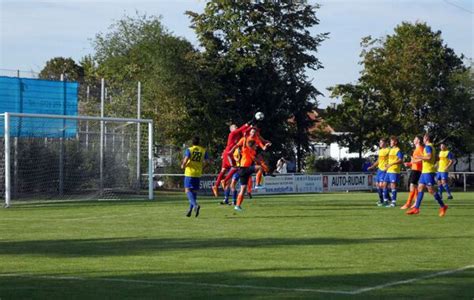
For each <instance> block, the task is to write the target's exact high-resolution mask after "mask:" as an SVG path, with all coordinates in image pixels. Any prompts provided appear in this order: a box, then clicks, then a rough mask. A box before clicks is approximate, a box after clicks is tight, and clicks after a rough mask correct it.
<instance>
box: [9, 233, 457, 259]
mask: <svg viewBox="0 0 474 300" xmlns="http://www.w3.org/2000/svg"><path fill="white" fill-rule="evenodd" d="M449 238H452V239H459V238H466V237H459V236H458V237H449ZM436 239H446V237H379V238H359V239H357V238H260V239H238V238H220V239H173V238H162V239H156V238H154V239H136V238H101V239H70V240H69V239H62V240H33V241H0V255H41V256H47V257H57V256H59V257H84V256H86V257H87V256H111V255H118V256H124V255H134V254H141V253H153V252H163V251H173V250H202V249H216V248H218V249H219V248H223V249H224V248H225V249H227V248H228V249H232V250H235V249H236V248H250V249H251V248H265V247H279V246H316V247H317V246H324V245H341V246H345V245H351V244H368V243H394V244H398V243H401V242H404V241H413V240H416V241H420V240H436Z"/></svg>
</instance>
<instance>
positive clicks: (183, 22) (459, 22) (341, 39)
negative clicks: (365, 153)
mask: <svg viewBox="0 0 474 300" xmlns="http://www.w3.org/2000/svg"><path fill="white" fill-rule="evenodd" d="M205 3H206V2H205V1H204V0H136V1H133V0H115V1H113V0H101V1H93V0H62V1H58V0H50V1H43V0H0V75H8V74H13V73H12V72H13V71H8V70H23V71H33V72H39V71H40V70H41V69H42V68H43V67H44V65H45V63H46V61H47V60H49V59H51V58H53V57H56V56H63V57H72V58H73V59H74V60H76V61H78V60H79V59H80V58H81V57H83V56H85V55H87V54H92V53H93V48H92V40H93V39H94V37H95V35H96V34H97V33H105V32H107V30H108V27H109V26H110V25H111V24H112V23H113V22H114V21H116V20H119V19H120V18H121V17H123V16H124V15H134V14H135V12H136V11H138V12H140V13H141V14H142V13H146V14H147V15H161V16H162V18H163V19H162V21H163V24H164V25H165V27H167V28H168V29H169V30H170V31H171V32H173V33H174V34H175V35H177V36H181V37H184V38H186V39H187V40H189V41H190V42H192V43H193V44H195V45H196V46H197V45H198V41H197V38H196V36H195V34H194V32H193V30H192V29H190V28H189V25H190V22H189V19H188V17H187V16H186V15H185V14H184V12H185V11H187V10H191V11H195V12H202V11H203V9H204V6H205ZM309 3H311V4H315V3H318V4H320V5H321V8H320V9H319V10H318V11H317V16H318V18H319V19H320V24H319V25H318V26H316V27H314V28H312V29H311V30H310V31H311V32H312V33H314V34H317V33H322V32H329V33H330V37H329V39H328V40H326V41H324V42H323V43H322V45H321V46H320V48H319V49H318V53H316V56H317V57H318V58H319V59H320V60H321V62H322V64H323V66H324V69H321V70H318V71H312V70H309V71H308V73H307V74H308V77H309V78H310V80H311V81H312V83H313V84H314V86H315V87H316V88H317V89H318V90H319V91H320V92H322V93H323V94H324V95H323V96H321V97H319V98H318V102H319V104H320V107H326V106H327V105H329V104H330V103H331V102H337V101H336V100H334V99H331V98H329V93H328V91H327V87H330V86H333V85H335V84H342V83H355V82H356V81H357V79H358V77H359V72H360V70H361V66H360V65H359V63H358V62H359V61H360V58H359V54H360V50H361V48H360V41H361V39H362V37H364V36H368V35H371V36H373V37H381V36H385V35H387V34H392V33H393V29H394V28H395V26H397V24H400V23H401V22H403V21H409V22H417V21H419V22H426V23H428V25H430V26H431V27H432V29H433V30H441V31H442V36H443V38H444V41H445V43H446V44H447V45H448V46H449V47H451V48H453V49H454V51H455V52H456V53H457V54H464V55H465V56H466V57H468V58H473V57H474V54H473V53H474V32H473V28H474V0H319V1H315V0H309Z"/></svg>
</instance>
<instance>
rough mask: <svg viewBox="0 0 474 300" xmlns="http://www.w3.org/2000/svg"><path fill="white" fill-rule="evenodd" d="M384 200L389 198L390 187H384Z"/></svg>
mask: <svg viewBox="0 0 474 300" xmlns="http://www.w3.org/2000/svg"><path fill="white" fill-rule="evenodd" d="M383 200H384V201H385V200H388V189H387V188H385V189H383Z"/></svg>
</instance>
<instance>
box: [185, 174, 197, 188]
mask: <svg viewBox="0 0 474 300" xmlns="http://www.w3.org/2000/svg"><path fill="white" fill-rule="evenodd" d="M200 182H201V178H199V177H188V176H184V187H185V188H187V189H191V190H194V191H198V190H199V183H200Z"/></svg>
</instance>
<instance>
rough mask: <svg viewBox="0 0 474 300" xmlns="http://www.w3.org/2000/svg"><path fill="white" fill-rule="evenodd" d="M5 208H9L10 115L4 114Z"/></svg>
mask: <svg viewBox="0 0 474 300" xmlns="http://www.w3.org/2000/svg"><path fill="white" fill-rule="evenodd" d="M4 116H5V117H4V118H5V133H4V135H5V207H9V206H10V200H11V190H10V184H11V178H10V114H9V113H7V112H6V113H5V115H4Z"/></svg>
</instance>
